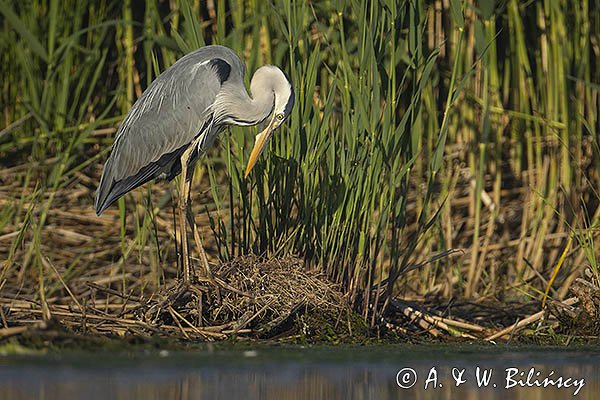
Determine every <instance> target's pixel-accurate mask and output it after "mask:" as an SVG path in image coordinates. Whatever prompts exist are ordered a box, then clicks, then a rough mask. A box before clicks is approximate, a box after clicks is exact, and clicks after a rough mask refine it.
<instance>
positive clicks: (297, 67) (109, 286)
mask: <svg viewBox="0 0 600 400" xmlns="http://www.w3.org/2000/svg"><path fill="white" fill-rule="evenodd" d="M0 21H1V24H0V46H1V47H0V59H1V65H2V67H1V74H0V99H1V100H0V111H1V115H0V259H1V260H2V264H1V265H0V302H1V305H2V308H1V313H0V317H1V318H0V328H1V329H0V332H3V333H2V335H6V336H8V335H13V334H15V333H21V332H22V331H23V330H27V329H30V328H31V327H40V326H42V325H43V326H44V327H45V326H47V321H52V320H55V321H62V322H61V323H64V325H65V326H67V328H68V330H70V331H76V332H85V331H86V329H88V328H89V326H88V325H86V324H87V323H88V322H89V321H92V320H94V319H96V320H102V318H104V320H102V321H105V322H103V323H107V322H106V321H111V318H112V319H113V320H112V321H113V322H114V321H115V320H117V319H120V320H127V321H133V322H131V323H130V325H132V326H133V325H135V324H136V323H137V322H136V321H138V322H139V319H136V318H134V314H133V311H132V310H133V309H134V308H135V307H137V306H139V305H140V304H141V303H143V301H142V300H144V299H149V298H151V297H152V296H153V295H155V294H156V293H160V292H161V290H165V289H167V290H168V289H169V288H171V286H170V285H171V284H172V282H173V281H174V278H176V277H177V273H178V268H177V259H178V257H177V254H176V248H175V228H174V225H173V205H174V202H173V198H174V197H175V194H174V192H173V191H174V190H175V186H174V185H173V186H171V185H169V184H168V183H164V182H155V183H153V184H148V185H145V186H143V187H141V188H139V189H137V190H136V191H135V192H134V193H132V194H130V195H128V196H127V197H126V198H125V199H122V200H120V201H119V203H118V206H115V207H113V208H111V209H109V210H108V211H107V212H106V213H105V214H104V215H103V216H102V217H101V218H98V217H96V216H95V214H94V211H93V207H92V203H93V194H94V191H95V189H96V185H97V182H98V179H99V176H100V173H101V165H102V162H103V160H105V159H106V157H107V155H108V152H109V150H110V146H111V144H112V140H113V136H114V133H115V132H116V128H117V126H118V124H119V122H120V121H121V120H122V119H123V117H124V115H125V114H126V113H127V111H128V110H129V108H130V107H131V105H132V103H133V102H134V101H135V99H136V98H137V97H138V96H140V95H141V93H142V92H143V90H144V88H146V87H147V86H148V84H149V83H150V82H151V81H152V80H153V78H155V77H156V76H157V75H158V74H159V73H160V72H161V71H164V70H165V69H166V68H168V67H169V66H170V65H172V64H173V63H174V62H175V61H176V60H177V59H178V58H179V57H181V56H182V55H184V54H185V53H187V52H189V51H191V50H193V49H196V48H198V47H200V46H203V45H205V44H222V45H226V46H228V47H230V48H232V49H233V50H234V51H235V52H236V53H238V54H239V55H240V56H241V58H242V59H243V60H245V62H246V67H247V71H249V72H253V71H254V70H255V69H256V68H258V67H259V66H261V65H263V64H265V63H272V64H275V65H278V66H280V67H281V68H282V69H283V70H285V71H286V73H287V74H288V76H289V78H290V79H291V81H292V82H293V83H294V87H295V92H296V106H295V108H294V110H293V113H292V115H291V116H290V118H289V120H288V121H287V122H286V124H285V125H284V126H282V127H281V128H280V130H279V131H278V133H277V134H276V135H275V136H274V138H273V139H272V142H271V144H270V150H271V151H270V152H269V155H268V156H263V158H262V159H261V161H260V162H259V164H258V165H257V167H256V169H255V172H254V173H253V175H252V176H251V177H250V178H249V179H245V178H244V177H243V168H244V165H245V162H246V160H247V158H248V153H249V151H250V149H251V146H252V137H253V135H252V132H251V131H250V130H249V129H243V128H231V129H229V130H228V131H226V132H224V133H223V135H222V137H221V140H220V143H219V145H217V146H215V148H214V149H213V150H211V151H210V153H209V154H207V155H206V157H205V158H203V159H202V160H201V162H200V163H198V166H197V170H196V174H195V181H194V193H193V196H194V205H195V210H194V211H195V215H196V222H197V224H198V226H199V228H200V232H201V235H202V237H203V238H204V241H205V242H206V244H207V245H206V247H207V249H208V250H209V256H210V261H211V263H212V264H213V265H215V266H217V265H226V264H227V263H235V262H236V260H238V259H239V257H241V256H245V255H248V254H255V255H260V256H261V257H263V259H267V260H269V259H270V260H273V259H275V260H277V259H282V258H284V257H286V256H289V255H294V256H296V257H299V258H300V259H302V260H303V262H304V266H305V268H306V269H307V270H310V271H313V272H314V273H316V274H317V275H318V276H320V277H321V278H320V279H327V280H328V281H329V282H330V283H331V284H332V285H336V287H337V288H339V290H340V292H341V293H343V294H344V296H345V297H344V304H348V307H350V308H351V309H352V310H354V311H355V312H356V313H357V314H356V315H353V316H347V315H346V317H345V318H346V322H344V324H345V325H344V326H346V327H350V328H349V331H350V332H352V326H353V324H355V323H356V324H358V325H360V326H361V327H365V329H372V331H371V332H374V333H375V336H377V332H379V333H380V332H381V330H382V329H386V327H389V326H392V327H393V328H394V329H395V330H393V332H394V335H398V336H402V335H405V334H408V333H410V332H421V331H422V330H425V331H428V332H430V333H431V334H432V335H434V336H443V335H444V334H450V335H453V336H466V337H471V338H472V337H480V338H485V337H493V336H494V332H500V333H502V334H501V335H499V336H498V337H504V338H508V337H512V336H513V334H514V333H515V332H517V331H519V330H516V329H515V328H514V327H512V329H510V328H511V324H513V323H515V321H517V320H520V319H523V318H524V317H526V316H531V315H534V316H535V315H538V314H536V313H537V312H538V311H541V310H542V302H544V305H546V306H548V307H546V308H545V310H547V311H551V314H550V315H548V314H544V313H546V312H547V311H545V312H544V313H542V314H541V315H538V318H537V319H536V318H534V319H532V320H530V322H531V321H538V320H539V319H540V318H541V317H542V316H548V317H549V318H546V321H547V322H546V323H544V324H537V325H535V326H534V327H533V328H531V329H529V330H525V331H520V332H521V333H523V334H532V335H533V336H534V337H536V338H540V337H550V338H554V337H555V335H556V333H557V332H558V333H560V332H563V333H575V334H577V332H578V331H574V330H571V329H573V327H577V326H579V327H580V328H581V326H584V327H585V329H586V332H587V333H589V332H590V331H589V329H588V328H589V327H590V326H592V327H594V326H596V325H595V322H594V319H595V317H596V310H597V307H598V305H600V302H599V301H598V299H600V296H599V295H598V293H600V291H599V290H598V263H597V257H596V254H597V249H598V240H597V238H598V231H597V226H598V218H599V216H600V208H599V207H598V204H599V200H600V195H599V194H598V186H599V183H600V177H599V175H598V171H599V167H600V166H599V165H598V163H599V160H600V157H599V156H600V154H599V152H600V148H599V146H598V129H599V128H600V122H599V119H598V117H599V116H598V112H599V110H600V104H599V97H598V90H599V86H598V85H599V83H600V70H599V69H598V56H599V53H600V6H599V5H598V4H597V3H596V2H593V1H587V0H584V1H572V0H555V1H550V0H540V1H518V0H506V1H502V2H494V1H491V0H480V1H473V0H466V1H459V0H428V1H424V0H419V1H397V0H379V1H367V0H349V1H344V0H327V1H300V0H273V1H259V0H207V1H198V0H168V1H167V0H161V1H155V0H147V1H132V0H125V1H113V0H100V1H74V0H73V1H57V0H47V1H39V2H36V1H7V0H0ZM247 75H249V74H247ZM223 263H225V264H223ZM261 263H262V262H261ZM261 263H258V264H260V265H262V264H261ZM266 264H268V262H267V263H266ZM302 279H304V278H302ZM578 279H579V281H577V280H578ZM330 283H328V284H330ZM576 283H577V284H578V285H579V286H577V287H579V288H580V290H579V295H577V293H570V290H571V289H572V288H573V287H574V285H575V284H576ZM582 293H583V294H582ZM574 294H575V295H577V297H571V296H572V295H574ZM546 295H547V296H546ZM546 297H548V300H546ZM133 299H138V300H140V301H139V302H137V303H136V302H135V301H134V300H133ZM563 300H568V301H566V302H563ZM144 301H145V300H144ZM578 301H579V304H582V305H583V307H579V308H573V305H576V304H578V303H577V302H578ZM200 303H201V302H200ZM292 303H294V302H293V301H292ZM301 303H302V302H300V301H298V304H301ZM294 306H295V304H291V307H290V309H293V307H294ZM252 310H254V312H255V313H256V314H257V315H258V314H260V315H262V314H261V312H263V311H264V310H263V311H261V308H260V307H258V308H253V309H252ZM174 311H175V313H170V318H171V321H170V322H169V324H168V325H169V326H171V327H172V328H173V331H174V332H179V333H180V334H181V336H183V337H185V336H187V335H189V334H193V333H194V332H195V331H194V329H195V330H198V329H199V327H200V326H203V325H205V323H206V322H207V321H203V318H201V317H198V315H200V316H202V315H203V314H202V312H200V313H196V314H195V315H196V318H195V320H192V319H193V318H192V317H191V316H190V317H189V318H188V317H187V316H185V315H179V316H178V315H177V312H178V311H177V310H174ZM344 312H346V311H344ZM128 313H130V314H128ZM390 313H391V317H390V316H389V315H390ZM236 315H237V314H236ZM243 315H244V312H242V313H241V314H240V315H238V317H237V318H241V317H242V316H243ZM338 315H341V314H338ZM348 315H349V314H348ZM355 316H357V317H358V320H359V321H355V318H354V317H355ZM250 317H251V316H250ZM332 319H333V323H332V326H338V325H335V324H336V321H335V318H332ZM238 321H239V319H238ZM253 321H254V322H257V321H258V319H257V318H254V319H253ZM349 321H351V322H352V323H350V322H349ZM382 321H383V322H382ZM582 321H583V322H582ZM359 322H360V323H359ZM40 324H42V325H40ZM123 324H124V325H123ZM123 324H121V325H119V326H120V327H121V328H123V332H122V333H123V334H128V333H135V332H136V331H135V329H133V328H132V326H130V325H127V324H128V323H125V322H123ZM582 324H583V325H582ZM109 325H110V324H109ZM507 326H508V327H509V329H508V330H507V331H502V328H504V327H507ZM519 327H520V326H519ZM245 328H247V326H245V327H244V329H245ZM144 329H145V328H144ZM227 329H229V330H227ZM227 329H225V328H224V329H223V330H225V331H227V332H229V331H231V329H233V328H227ZM240 329H242V328H240ZM109 331H110V330H109ZM119 332H120V331H119ZM253 332H254V328H252V329H249V332H247V334H248V335H250V336H251V335H252V333H253ZM361 332H362V330H361ZM592 332H593V334H595V330H592ZM146 333H147V332H146ZM234 333H235V334H238V333H239V332H238V331H235V330H234ZM334 334H335V335H339V334H340V332H334ZM344 334H346V333H344ZM336 337H338V336H336Z"/></svg>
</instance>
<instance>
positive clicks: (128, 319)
mask: <svg viewBox="0 0 600 400" xmlns="http://www.w3.org/2000/svg"><path fill="white" fill-rule="evenodd" d="M212 275H213V276H212V277H211V278H203V277H199V276H194V277H193V279H192V281H191V282H190V283H184V282H183V281H182V280H179V279H177V280H173V282H172V284H171V285H166V286H164V287H163V288H162V289H161V290H159V291H158V292H156V293H153V294H150V295H148V296H143V297H138V296H134V295H131V294H126V293H120V292H119V291H117V290H115V289H112V288H110V287H106V286H102V285H98V284H95V283H91V282H88V283H87V286H88V289H89V290H88V291H87V294H86V296H87V297H84V298H81V297H80V298H79V299H78V298H77V297H79V296H75V295H73V294H72V293H71V295H73V297H72V298H71V299H65V302H60V303H63V304H57V303H59V302H53V303H52V304H50V303H40V302H35V301H32V300H27V299H25V298H22V299H20V300H15V299H13V301H11V302H10V304H7V303H4V302H3V303H4V304H2V310H1V311H2V312H1V313H0V314H1V317H2V318H3V319H4V320H5V321H6V325H5V326H10V327H11V328H9V331H7V330H6V329H4V330H2V331H3V335H2V336H4V337H7V336H13V335H19V334H26V333H28V332H29V333H31V332H34V333H35V334H39V333H40V332H43V331H48V332H50V331H52V332H53V335H55V336H56V333H57V332H63V333H64V334H65V335H78V334H81V333H86V334H88V335H90V334H91V335H92V336H98V335H101V336H120V337H130V338H140V337H156V336H158V337H169V338H179V339H185V340H222V339H227V338H229V337H232V336H247V337H253V338H274V337H290V336H297V335H302V334H303V332H304V333H307V332H306V329H311V327H307V326H305V321H306V320H310V321H315V322H316V321H320V323H322V322H326V323H327V324H328V325H329V326H331V327H339V328H340V330H344V329H347V327H348V326H349V325H348V324H346V322H347V319H348V318H350V316H351V311H350V308H349V307H348V305H347V302H346V299H345V298H344V297H343V296H342V294H341V292H340V290H339V287H338V286H337V285H335V284H333V283H331V282H329V281H327V280H326V279H325V277H324V276H323V275H322V274H321V273H317V272H310V271H306V269H305V266H304V264H303V262H302V260H300V259H298V258H294V257H285V258H281V259H270V260H263V259H260V258H258V257H256V256H245V257H240V258H237V259H235V260H233V261H232V262H229V263H223V264H220V265H219V266H218V267H217V268H213V271H212ZM69 300H70V301H69ZM100 304H104V305H105V306H104V307H101V306H100ZM307 316H310V318H304V317H307ZM301 320H302V321H303V322H302V324H303V326H300V325H299V321H301ZM314 328H315V329H316V328H317V327H314ZM0 339H1V338H0Z"/></svg>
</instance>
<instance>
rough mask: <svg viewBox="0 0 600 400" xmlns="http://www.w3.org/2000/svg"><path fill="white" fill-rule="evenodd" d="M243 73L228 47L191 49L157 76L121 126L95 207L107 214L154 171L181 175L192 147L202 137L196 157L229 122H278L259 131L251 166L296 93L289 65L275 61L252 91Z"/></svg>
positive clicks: (257, 77)
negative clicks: (182, 159) (281, 66)
mask: <svg viewBox="0 0 600 400" xmlns="http://www.w3.org/2000/svg"><path fill="white" fill-rule="evenodd" d="M243 78H244V66H243V64H242V62H241V61H240V59H239V57H238V56H237V55H236V54H235V53H234V52H233V51H231V50H230V49H228V48H226V47H222V46H207V47H203V48H201V49H198V50H196V51H194V52H192V53H189V54H187V55H186V56H184V57H182V58H181V59H179V60H178V61H177V62H176V63H175V64H174V65H173V66H172V67H171V68H169V69H168V70H166V71H165V72H164V73H162V74H161V75H160V76H159V77H158V78H156V80H154V82H152V83H151V84H150V86H149V87H148V88H147V89H146V91H145V92H144V93H143V94H142V95H141V96H140V98H139V99H138V100H137V101H136V102H135V104H134V105H133V107H132V108H131V110H130V111H129V113H128V115H127V116H126V118H125V120H124V121H123V123H122V125H121V126H120V128H119V130H118V132H117V135H116V137H115V141H114V144H113V148H112V151H111V154H110V157H109V158H108V160H107V162H106V164H105V166H104V170H103V173H102V178H101V179H100V185H99V186H98V190H97V192H96V201H95V209H96V213H97V214H98V215H100V214H101V213H102V212H103V211H104V210H105V209H106V208H108V207H109V206H110V205H111V204H112V203H114V202H115V201H116V200H117V199H118V198H119V197H121V196H123V195H124V194H125V193H127V192H129V191H131V190H133V189H134V188H136V187H138V186H140V185H142V184H144V183H146V182H148V181H150V180H152V179H154V178H157V177H165V178H167V179H172V178H174V177H175V176H176V175H177V174H179V172H180V170H181V163H180V156H181V155H182V153H183V152H184V151H185V150H186V149H187V148H188V146H190V145H191V144H192V143H193V142H195V143H197V148H196V149H194V153H193V156H192V159H193V160H194V161H195V160H196V159H197V157H198V156H199V155H200V154H201V153H203V152H205V151H206V149H208V147H209V146H211V145H212V143H213V142H214V140H215V138H216V137H217V135H218V134H219V132H220V131H221V130H222V129H223V127H224V126H225V125H227V124H235V125H243V126H247V125H256V124H259V123H261V122H265V121H271V122H270V124H269V126H268V130H269V131H268V132H266V133H265V132H261V133H260V134H259V135H257V146H259V144H258V143H259V138H260V139H261V140H260V148H259V149H258V150H256V149H255V150H253V154H252V156H251V162H249V167H248V168H249V169H251V168H252V165H254V162H255V160H256V157H257V155H258V154H260V151H262V149H263V148H264V146H265V143H266V141H268V139H269V137H270V135H271V132H272V131H273V130H275V129H276V128H277V127H278V126H279V125H280V124H281V122H283V120H284V119H285V118H287V116H288V115H289V113H290V112H291V109H292V107H293V104H294V94H293V90H292V88H291V85H290V83H289V81H288V80H287V78H286V77H285V75H284V74H283V72H281V71H280V70H279V69H278V68H277V67H274V66H263V67H261V68H259V69H258V70H257V71H256V72H255V74H254V76H253V77H252V81H251V85H250V91H251V93H252V97H250V96H249V95H248V92H247V91H246V89H245V87H244V83H243ZM276 117H277V118H276ZM265 131H266V130H265ZM263 133H264V135H266V136H261V135H263ZM255 147H256V146H255ZM250 164H251V165H250ZM192 165H193V163H192ZM248 171H249V170H248Z"/></svg>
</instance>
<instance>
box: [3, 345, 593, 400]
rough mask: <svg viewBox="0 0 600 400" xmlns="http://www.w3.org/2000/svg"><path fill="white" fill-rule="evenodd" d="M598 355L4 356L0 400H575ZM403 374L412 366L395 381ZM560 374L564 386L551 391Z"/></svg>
mask: <svg viewBox="0 0 600 400" xmlns="http://www.w3.org/2000/svg"><path fill="white" fill-rule="evenodd" d="M244 354H245V355H246V356H248V355H250V356H251V357H246V356H244ZM599 354H600V353H599V352H598V351H597V349H587V350H585V351H581V350H580V351H564V350H553V349H546V350H536V351H532V350H523V349H512V350H508V351H507V350H499V349H497V348H480V349H477V348H472V347H471V348H449V347H440V348H431V347H427V348H420V347H409V346H400V347H391V346H387V347H374V348H369V347H360V348H356V347H352V348H310V349H301V348H293V349H289V348H288V349H280V348H275V349H273V348H259V349H258V350H257V351H255V352H244V351H242V350H239V351H238V350H228V351H222V352H214V353H208V352H201V351H200V352H194V353H186V354H173V353H170V354H168V355H167V356H166V357H160V356H159V355H158V353H157V354H150V355H139V354H136V355H131V354H119V355H116V356H115V355H111V354H96V355H91V354H84V355H81V354H79V355H71V356H67V357H60V358H59V357H56V356H43V357H26V358H22V357H5V358H0V398H2V399H48V400H52V399H61V400H62V399H71V398H84V399H86V400H94V399H106V398H113V399H124V400H125V399H126V400H129V399H134V398H140V399H149V400H152V399H236V398H243V399H400V398H414V399H455V398H461V399H479V398H486V399H487V398H489V399H503V400H507V399H542V398H543V399H544V400H552V399H564V398H573V394H574V392H575V391H576V390H577V381H575V380H573V379H576V380H581V379H583V380H584V381H585V386H583V388H582V389H581V391H580V392H579V393H578V396H577V397H576V398H580V399H592V398H597V396H596V393H600V372H599V370H598V366H600V356H599ZM163 355H165V354H163ZM434 367H435V369H433V368H434ZM477 367H479V374H478V372H477V371H478V370H477ZM403 368H410V369H411V370H408V369H406V371H408V375H407V376H403V375H401V376H398V372H399V371H400V370H402V369H403ZM509 368H514V369H509ZM532 368H533V369H532ZM507 369H509V370H508V373H509V374H511V375H510V376H509V380H507ZM412 370H414V373H415V375H416V377H417V381H416V383H415V384H414V386H413V387H412V388H410V389H402V388H400V387H399V386H398V384H397V379H399V380H400V383H401V384H402V385H405V386H410V384H411V383H412V382H411V381H410V376H409V375H411V374H412ZM530 370H531V371H532V372H529V371H530ZM461 371H462V372H461ZM484 371H486V372H484ZM552 371H554V372H552ZM521 373H523V374H522V375H521ZM528 374H530V377H529V381H528V380H527V375H528ZM486 376H487V377H488V378H489V380H488V381H487V382H486V381H485V378H486ZM548 376H549V377H550V378H551V379H552V380H553V382H554V385H551V386H548V387H546V388H544V387H520V386H519V385H531V384H536V382H538V383H540V384H543V383H544V381H543V380H544V378H547V377H548ZM559 377H562V382H563V384H564V383H567V384H569V386H571V387H569V388H559V387H556V383H557V382H558V378H559ZM477 378H479V385H478V383H477V382H478V379H477ZM567 378H572V380H571V381H566V379H567ZM482 379H483V380H482ZM457 381H460V382H462V383H461V384H460V385H459V386H458V387H457V386H456V382H457ZM426 382H427V386H428V388H427V389H425V384H426ZM494 384H495V385H496V387H494ZM507 384H508V385H512V386H513V387H509V388H506V386H507ZM478 386H482V387H478Z"/></svg>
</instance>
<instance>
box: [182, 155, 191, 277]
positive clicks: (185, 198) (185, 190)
mask: <svg viewBox="0 0 600 400" xmlns="http://www.w3.org/2000/svg"><path fill="white" fill-rule="evenodd" d="M193 150H194V147H193V146H189V147H188V148H187V149H186V150H185V151H184V152H183V154H182V155H181V184H180V187H179V237H180V239H181V243H180V248H181V258H182V260H181V261H182V262H181V263H182V265H183V281H184V282H185V283H186V284H189V283H190V278H191V274H190V259H189V248H188V241H187V227H186V213H187V208H188V204H189V198H190V197H189V196H190V192H189V185H191V178H190V177H188V176H187V175H188V174H187V172H188V165H189V161H190V156H191V154H192V151H193ZM188 181H190V182H189V184H188Z"/></svg>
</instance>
